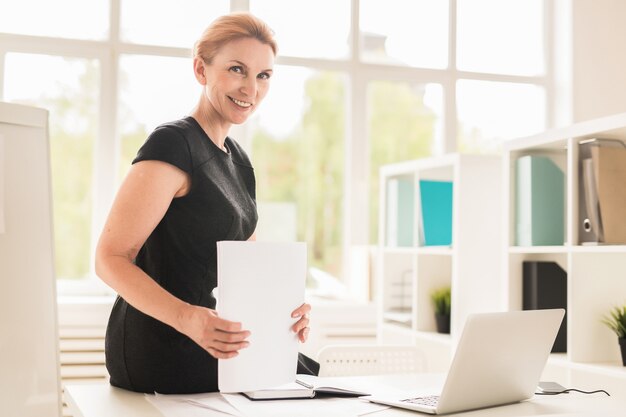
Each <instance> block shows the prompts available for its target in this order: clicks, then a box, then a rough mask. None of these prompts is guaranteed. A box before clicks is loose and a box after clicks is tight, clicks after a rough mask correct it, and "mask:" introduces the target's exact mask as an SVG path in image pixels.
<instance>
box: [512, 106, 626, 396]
mask: <svg viewBox="0 0 626 417" xmlns="http://www.w3.org/2000/svg"><path fill="white" fill-rule="evenodd" d="M587 138H606V139H621V140H622V141H624V140H626V113H622V114H618V115H614V116H609V117H604V118H599V119H595V120H590V121H586V122H582V123H577V124H574V125H572V126H569V127H565V128H562V129H555V130H551V131H547V132H544V133H541V134H539V135H534V136H530V137H525V138H519V139H514V140H511V141H507V142H506V143H505V144H504V145H503V152H504V154H503V162H504V167H503V168H504V169H503V171H504V175H505V179H504V183H505V196H504V202H505V206H504V211H503V215H504V216H505V218H504V222H503V224H504V226H505V235H504V242H505V243H508V244H505V246H504V247H503V248H502V250H503V254H504V265H503V270H502V280H503V281H504V282H505V285H504V286H503V288H502V289H503V293H502V294H503V299H504V302H505V309H506V310H515V309H519V308H521V303H522V298H523V286H522V280H523V271H522V264H523V262H524V261H552V262H556V263H557V264H558V265H559V266H560V267H561V268H563V269H564V270H565V271H566V272H567V353H566V354H551V355H550V359H549V361H548V365H549V366H550V367H552V368H553V370H554V375H558V376H559V377H562V378H563V379H564V381H563V382H561V383H562V384H563V383H565V384H572V386H581V385H582V386H584V385H585V384H589V385H590V386H601V387H609V386H612V387H613V388H612V389H613V390H616V389H617V390H620V391H622V392H623V391H624V389H626V368H625V367H623V366H622V365H621V360H620V352H619V347H618V346H617V341H616V340H615V335H614V334H613V333H612V332H611V331H610V329H608V327H607V326H605V325H604V324H603V323H602V317H603V316H604V315H606V314H608V312H609V311H610V309H611V308H612V307H613V306H616V305H623V304H624V302H625V301H624V300H625V299H626V280H624V279H623V275H624V272H623V271H625V270H626V256H625V255H626V245H580V244H578V238H579V235H580V233H581V232H580V223H579V218H580V216H582V215H583V214H582V213H581V211H582V212H583V213H584V210H585V209H584V207H583V208H581V204H580V203H579V199H580V198H581V197H583V194H581V193H583V192H584V190H583V191H581V183H580V181H579V178H580V176H581V172H580V171H581V164H580V161H579V160H580V158H581V157H583V154H581V150H580V146H579V143H580V141H581V140H583V139H587ZM522 155H540V156H548V157H550V158H551V159H552V160H554V161H556V162H557V165H558V166H559V167H560V168H561V169H562V170H563V172H564V174H565V207H564V212H565V217H564V219H563V220H564V232H565V233H564V238H565V239H564V241H565V243H564V244H563V245H558V246H528V247H523V246H516V245H512V244H511V243H513V242H515V241H516V236H515V233H516V230H517V224H516V221H517V219H516V210H517V207H518V206H519V202H518V201H517V200H516V198H518V196H519V195H520V193H518V191H517V190H516V186H517V184H518V182H517V181H516V180H517V178H516V174H517V172H516V169H515V167H516V165H515V161H516V160H517V158H519V157H520V156H522ZM539 180H540V179H539ZM613 188H615V189H614V192H615V193H622V194H623V193H624V192H626V190H624V189H623V188H622V189H620V186H617V187H613ZM524 202H525V201H522V203H524ZM539 207H541V206H539ZM533 215H534V214H533Z"/></svg>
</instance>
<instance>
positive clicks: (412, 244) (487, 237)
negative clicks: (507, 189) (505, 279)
mask: <svg viewBox="0 0 626 417" xmlns="http://www.w3.org/2000/svg"><path fill="white" fill-rule="evenodd" d="M501 172H502V161H501V158H500V157H498V156H485V155H461V154H449V155H444V156H441V157H433V158H427V159H420V160H414V161H408V162H402V163H397V164H391V165H386V166H384V167H382V168H381V171H380V190H382V191H381V195H380V208H381V210H380V217H379V236H380V238H379V262H378V277H379V279H378V284H379V292H378V294H379V302H378V306H379V315H378V316H379V325H378V336H379V341H380V342H381V343H393V344H411V345H418V346H420V347H422V348H423V350H424V353H425V354H426V357H427V358H428V362H429V363H428V367H429V369H428V370H429V371H443V370H445V369H447V367H448V366H449V362H450V359H451V354H452V352H453V350H454V348H455V346H456V341H457V339H458V337H459V335H460V332H461V330H462V328H463V325H464V322H465V319H466V317H467V315H468V314H471V313H478V312H485V311H497V310H502V308H503V303H502V302H501V296H500V294H501V293H502V288H501V284H502V279H501V278H500V276H499V274H500V272H501V268H502V266H501V262H500V253H501V246H502V242H501V236H502V233H501V230H500V227H501V213H502V208H501V201H502V196H501ZM398 179H400V180H402V181H404V184H405V186H406V185H407V184H410V186H411V187H412V190H413V196H412V199H411V201H409V202H408V203H407V202H406V201H404V203H405V204H409V205H410V206H411V207H409V208H410V210H412V213H413V215H412V216H409V217H408V218H409V219H410V220H407V221H406V222H405V223H410V224H399V225H397V226H394V228H397V229H398V230H395V232H396V233H397V232H400V233H403V232H406V230H407V229H404V228H409V230H410V236H411V239H410V241H409V242H407V241H406V240H404V241H403V242H401V243H402V246H397V244H396V245H393V243H397V242H394V239H391V240H390V239H389V238H388V230H387V224H388V222H389V216H390V213H388V212H387V211H388V206H387V203H388V198H391V197H392V196H390V195H389V194H390V193H389V189H390V186H389V184H390V183H391V182H393V181H394V180H398ZM420 180H439V181H451V182H452V183H453V191H452V243H451V245H450V246H421V245H420V239H419V236H420V233H421V230H420V229H421V226H420V218H421V216H420V207H421V202H420V198H419V195H420V193H419V189H418V187H419V181H420ZM391 194H393V192H392V193H391ZM395 220H396V219H394V221H395ZM404 236H406V235H404ZM390 243H391V244H390ZM444 285H450V287H451V293H452V296H451V298H452V301H451V303H452V307H451V330H450V334H439V333H437V332H436V325H435V319H434V313H433V308H432V305H431V300H430V294H431V292H432V291H433V290H434V289H436V288H439V287H442V286H444Z"/></svg>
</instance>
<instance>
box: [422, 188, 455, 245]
mask: <svg viewBox="0 0 626 417" xmlns="http://www.w3.org/2000/svg"><path fill="white" fill-rule="evenodd" d="M419 188H420V205H421V215H422V216H421V227H420V245H422V246H450V245H451V244H452V190H453V184H452V182H451V181H431V180H420V182H419Z"/></svg>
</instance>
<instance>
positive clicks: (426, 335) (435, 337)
mask: <svg viewBox="0 0 626 417" xmlns="http://www.w3.org/2000/svg"><path fill="white" fill-rule="evenodd" d="M415 337H416V338H417V339H421V340H428V341H432V342H438V343H442V344H444V345H446V346H448V347H450V346H451V345H452V336H450V335H449V334H443V333H436V332H424V331H418V332H416V333H415Z"/></svg>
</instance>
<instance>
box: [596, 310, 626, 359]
mask: <svg viewBox="0 0 626 417" xmlns="http://www.w3.org/2000/svg"><path fill="white" fill-rule="evenodd" d="M602 322H603V323H604V324H606V325H607V326H609V328H610V329H611V330H613V331H614V332H615V334H616V335H617V341H618V342H619V347H620V350H621V352H622V365H624V366H626V305H625V306H622V307H614V308H613V309H612V310H611V312H610V313H609V315H608V316H605V317H604V320H602Z"/></svg>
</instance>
